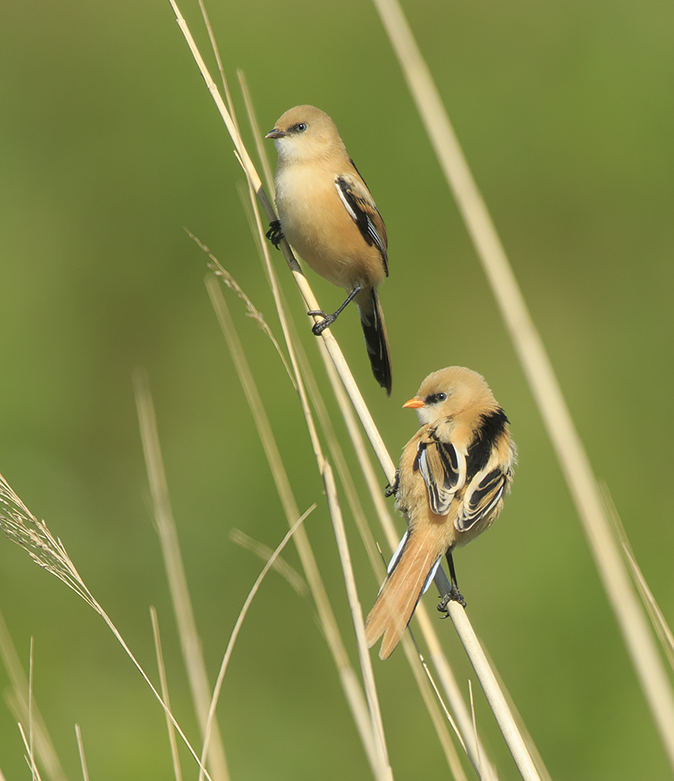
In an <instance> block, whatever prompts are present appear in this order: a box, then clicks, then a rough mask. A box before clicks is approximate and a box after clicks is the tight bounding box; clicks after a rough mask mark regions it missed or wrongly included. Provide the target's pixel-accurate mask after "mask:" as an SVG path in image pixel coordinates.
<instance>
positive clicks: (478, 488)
mask: <svg viewBox="0 0 674 781" xmlns="http://www.w3.org/2000/svg"><path fill="white" fill-rule="evenodd" d="M509 482H510V477H509V475H508V474H507V473H506V472H504V471H503V470H502V469H501V468H500V467H496V469H492V470H491V472H488V473H487V474H485V473H484V472H480V473H478V474H477V475H475V477H474V478H473V479H472V480H471V482H470V483H469V485H468V487H467V488H466V492H465V494H464V497H463V503H462V506H461V510H460V511H459V513H458V515H457V517H456V522H455V524H456V528H457V529H458V530H459V531H461V532H463V531H466V530H467V529H470V528H471V527H472V526H474V525H475V524H476V523H477V522H478V521H480V520H482V519H483V518H488V517H489V516H490V515H491V514H492V513H493V512H494V510H495V509H496V508H497V507H498V504H499V502H500V501H501V500H502V499H503V496H504V494H505V492H506V489H507V487H508V484H509Z"/></svg>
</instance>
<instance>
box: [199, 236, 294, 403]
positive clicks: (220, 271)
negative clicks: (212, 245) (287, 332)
mask: <svg viewBox="0 0 674 781" xmlns="http://www.w3.org/2000/svg"><path fill="white" fill-rule="evenodd" d="M186 233H187V235H188V236H189V237H190V238H191V239H192V240H193V241H194V243H195V244H196V245H197V246H198V247H199V249H201V250H202V251H203V252H204V253H206V255H208V258H209V260H210V261H211V262H210V263H209V264H208V268H209V269H210V270H211V271H212V272H213V273H214V274H215V276H216V277H218V278H219V279H221V280H222V281H223V282H224V283H225V285H227V287H228V288H229V289H230V290H232V291H233V292H234V293H236V295H237V296H238V297H239V298H240V299H241V300H242V301H243V303H244V304H245V305H246V310H247V315H248V317H250V318H251V320H254V321H255V322H256V323H257V324H258V325H259V326H260V328H261V329H262V332H263V333H264V334H265V336H267V337H268V339H269V340H270V342H271V343H272V344H273V345H274V349H275V350H276V352H277V353H278V356H279V358H280V359H281V362H282V363H283V368H284V369H285V370H286V373H287V374H288V379H289V380H290V382H291V383H292V385H293V388H294V389H295V390H297V383H296V382H295V377H294V375H293V372H292V369H291V368H290V366H289V365H288V360H287V358H286V357H285V355H284V353H283V350H281V345H280V344H279V343H278V340H277V338H276V337H275V336H274V334H273V332H272V330H271V328H270V327H269V325H268V324H267V321H266V320H265V319H264V317H263V315H262V313H261V312H260V310H259V309H257V307H256V306H255V305H254V304H253V302H252V301H251V300H250V298H248V296H247V295H246V294H245V293H244V292H243V290H242V289H241V286H240V285H239V283H238V282H237V281H236V280H235V279H234V277H233V276H232V275H231V274H230V273H229V271H227V269H226V268H225V267H224V266H223V265H222V264H221V263H220V261H219V260H218V259H217V258H216V257H215V255H214V254H213V253H212V252H211V250H210V249H209V248H208V247H207V246H206V245H205V244H204V243H203V242H202V241H201V240H200V239H198V238H197V237H196V236H195V235H194V234H193V233H191V232H190V231H188V230H187V229H186Z"/></svg>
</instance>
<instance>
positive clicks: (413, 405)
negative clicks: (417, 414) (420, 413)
mask: <svg viewBox="0 0 674 781" xmlns="http://www.w3.org/2000/svg"><path fill="white" fill-rule="evenodd" d="M425 403H426V402H424V401H422V400H421V399H418V398H417V397H416V396H415V397H414V398H413V399H410V400H409V401H406V402H405V403H404V404H403V407H407V409H419V407H423V406H424V405H425Z"/></svg>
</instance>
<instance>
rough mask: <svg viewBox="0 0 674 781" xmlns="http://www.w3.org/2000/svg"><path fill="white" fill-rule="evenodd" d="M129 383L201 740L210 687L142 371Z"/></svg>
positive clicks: (217, 757)
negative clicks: (132, 389) (131, 386)
mask: <svg viewBox="0 0 674 781" xmlns="http://www.w3.org/2000/svg"><path fill="white" fill-rule="evenodd" d="M133 385H134V392H135V396H136V408H137V410H138V422H139V427H140V435H141V440H142V443H143V454H144V456H145V467H146V469H147V475H148V480H149V483H150V493H151V496H152V509H153V513H154V521H155V526H156V529H157V534H158V536H159V542H160V545H161V551H162V558H163V559H164V567H165V568H166V578H167V580H168V583H169V589H170V591H171V601H172V604H173V612H174V613H175V617H176V623H177V625H178V635H179V637H180V647H181V651H182V656H183V660H184V662H185V668H186V670H187V678H188V681H189V685H190V692H191V694H192V701H193V703H194V709H195V712H196V714H197V721H198V722H199V729H200V731H201V739H202V740H203V738H204V735H205V729H206V721H207V719H208V709H209V704H210V700H211V691H210V689H211V687H210V685H209V682H208V673H207V671H206V662H205V660H204V656H203V651H202V647H201V640H200V638H199V633H198V631H197V624H196V620H195V618H194V610H193V609H192V600H191V598H190V592H189V588H188V585H187V577H186V576H185V567H184V565H183V560H182V554H181V552H180V543H179V541H178V530H177V528H176V525H175V520H174V518H173V512H172V511H171V501H170V498H169V492H168V485H167V482H166V473H165V471H164V461H163V459H162V454H161V447H160V444H159V433H158V431H157V419H156V416H155V412H154V405H153V403H152V395H151V393H150V386H149V381H148V377H147V373H146V372H144V371H141V370H137V371H135V372H134V375H133ZM211 732H212V738H211V743H210V751H209V754H208V766H209V768H210V770H211V774H212V776H213V778H214V779H215V781H228V780H229V777H230V776H229V770H228V768H227V759H226V755H225V749H224V746H223V743H222V737H221V735H220V729H219V727H218V725H217V724H214V725H213V727H212V729H211Z"/></svg>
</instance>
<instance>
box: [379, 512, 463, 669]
mask: <svg viewBox="0 0 674 781" xmlns="http://www.w3.org/2000/svg"><path fill="white" fill-rule="evenodd" d="M446 539H447V537H446V532H445V530H444V529H443V528H442V527H441V526H440V525H437V526H436V524H429V525H425V526H424V527H423V528H421V529H420V528H418V527H415V528H414V529H412V530H411V531H410V530H408V531H407V533H406V534H405V536H404V537H403V540H402V543H401V545H400V547H399V548H398V551H397V552H396V554H395V555H394V557H393V560H392V562H391V564H390V565H389V575H388V577H387V579H386V582H385V583H384V585H383V586H382V589H381V591H380V592H379V596H378V597H377V601H376V602H375V603H374V607H373V608H372V610H371V611H370V615H369V616H368V617H367V620H366V621H365V638H366V640H367V645H368V648H371V647H372V646H373V645H374V644H375V643H376V642H377V640H378V639H379V638H380V637H381V636H382V635H384V639H383V641H382V644H381V648H380V649H379V658H380V659H388V657H389V656H390V655H391V654H392V653H393V650H394V649H395V647H396V646H397V645H398V643H399V642H400V638H401V637H402V636H403V633H404V632H405V629H406V628H407V625H408V624H409V622H410V619H411V618H412V614H413V613H414V609H415V608H416V606H417V603H418V602H419V598H420V597H421V595H422V594H423V593H424V591H425V590H426V589H427V588H428V586H429V585H430V582H431V580H432V579H433V577H434V575H435V571H436V569H437V566H438V564H439V563H440V559H441V557H442V554H443V553H444V552H445V548H446Z"/></svg>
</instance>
